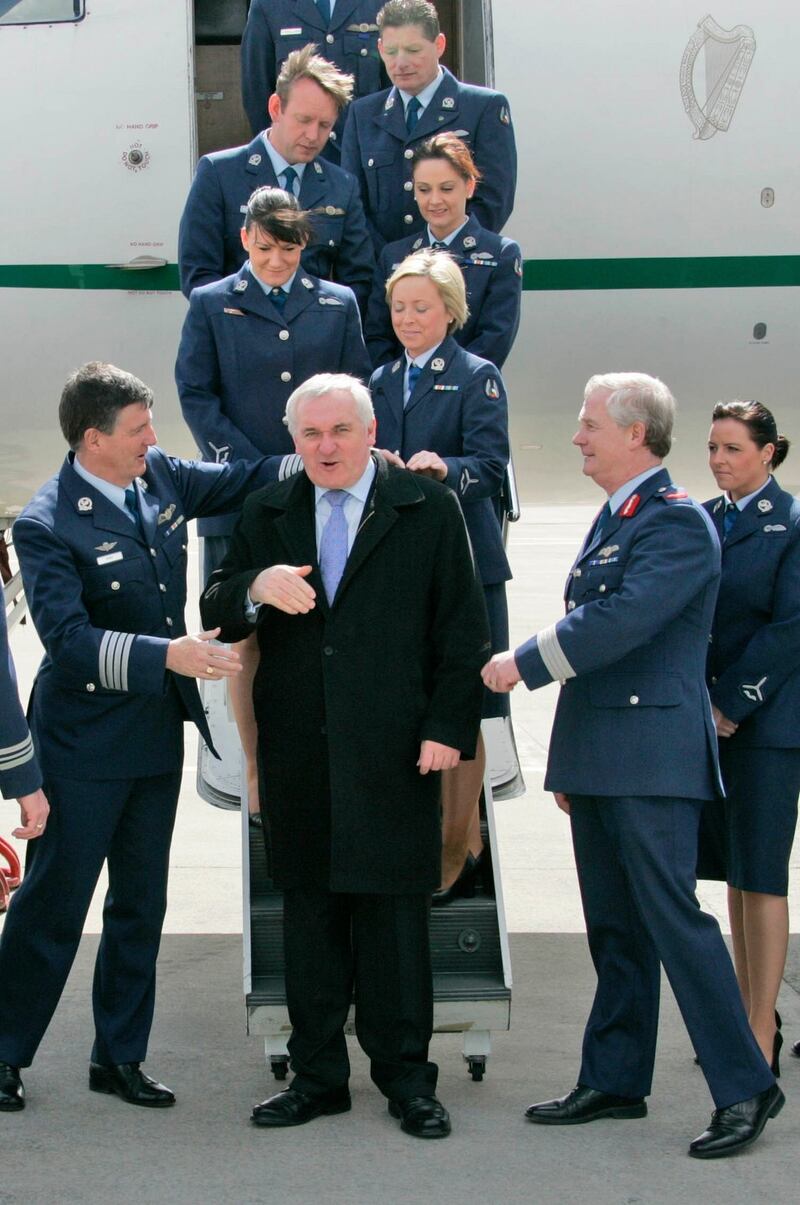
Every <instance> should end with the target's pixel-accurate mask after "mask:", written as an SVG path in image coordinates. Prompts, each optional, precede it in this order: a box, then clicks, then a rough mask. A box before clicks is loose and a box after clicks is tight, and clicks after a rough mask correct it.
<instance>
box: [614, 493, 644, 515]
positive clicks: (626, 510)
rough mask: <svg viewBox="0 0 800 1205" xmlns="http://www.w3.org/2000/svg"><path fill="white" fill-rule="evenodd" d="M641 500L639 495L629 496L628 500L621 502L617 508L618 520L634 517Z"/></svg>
mask: <svg viewBox="0 0 800 1205" xmlns="http://www.w3.org/2000/svg"><path fill="white" fill-rule="evenodd" d="M641 500H642V499H641V497H640V496H639V494H631V496H630V498H628V499H627V500H626V501H625V502H623V504H622V506H621V507H620V508H619V517H620V519H630V518H631V516H632V515H635V514H636V512H637V510H638V509H639V503H640V502H641Z"/></svg>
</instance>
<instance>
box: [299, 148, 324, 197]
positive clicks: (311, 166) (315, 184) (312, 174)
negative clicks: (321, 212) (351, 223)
mask: <svg viewBox="0 0 800 1205" xmlns="http://www.w3.org/2000/svg"><path fill="white" fill-rule="evenodd" d="M327 186H328V179H327V174H326V172H325V163H324V160H322V159H312V161H311V163H307V164H306V167H305V171H304V172H303V181H302V183H301V185H300V196H299V197H298V200H299V202H300V205H301V207H302V208H303V209H313V208H314V206H315V205H319V203H320V202H321V201H324V200H325V189H326V188H327Z"/></svg>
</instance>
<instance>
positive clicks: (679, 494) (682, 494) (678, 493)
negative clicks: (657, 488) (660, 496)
mask: <svg viewBox="0 0 800 1205" xmlns="http://www.w3.org/2000/svg"><path fill="white" fill-rule="evenodd" d="M664 497H665V498H669V499H670V500H672V499H673V498H688V497H689V495H688V494H687V492H686V490H682V489H681V488H680V486H678V488H677V489H674V490H671V491H670V493H668V494H665V495H664Z"/></svg>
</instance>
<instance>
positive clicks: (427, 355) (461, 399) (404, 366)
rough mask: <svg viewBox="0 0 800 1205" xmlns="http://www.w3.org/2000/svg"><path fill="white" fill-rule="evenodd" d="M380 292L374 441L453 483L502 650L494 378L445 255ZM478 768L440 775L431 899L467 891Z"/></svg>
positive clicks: (499, 414) (492, 710)
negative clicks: (438, 854)
mask: <svg viewBox="0 0 800 1205" xmlns="http://www.w3.org/2000/svg"><path fill="white" fill-rule="evenodd" d="M386 296H387V300H388V302H389V306H390V309H391V315H392V324H393V327H394V331H395V334H396V336H397V338H398V340H399V342H400V344H401V345H402V346H403V348H404V349H405V350H404V353H403V355H402V356H400V358H399V359H396V360H395V361H394V362H393V363H391V364H386V365H384V366H383V367H381V368H378V369H377V371H376V372H374V373H373V375H372V379H371V381H370V389H371V391H372V400H373V405H374V407H375V415H376V418H377V420H378V433H377V442H378V446H379V447H381V448H386V449H388V450H390V451H394V452H396V453H397V455H399V456H400V457H401V458H402V459H403V460H404V461H405V464H406V468H408V469H410V470H411V471H412V472H416V473H423V474H425V475H426V476H430V477H434V478H436V479H437V480H439V481H443V482H445V483H446V484H447V485H449V486H450V487H451V489H453V490H455V492H456V494H457V495H458V497H459V499H460V501H461V506H462V509H463V511H464V518H465V520H466V524H467V529H468V531H469V535H470V539H471V541H472V547H473V551H474V553H475V561H476V564H477V568H478V573H479V574H480V578H481V582H482V584H483V588H484V593H485V597H486V604H487V610H488V613H489V622H490V626H491V633H492V648H493V649H495V650H497V649H501V648H505V647H507V646H506V643H505V642H506V641H507V639H508V611H507V607H506V597H505V583H506V581H508V579H509V578H510V577H511V570H510V568H509V565H508V560H507V559H506V554H505V550H504V548H503V537H502V532H501V529H500V523H499V520H498V517H497V506H496V504H497V498H498V495H499V493H500V488H501V485H502V482H503V474H504V472H505V469H506V465H507V464H508V454H509V453H508V413H507V405H506V393H505V387H504V385H503V380H502V377H501V376H500V373H499V372H498V370H497V368H496V367H495V365H494V364H492V363H490V362H489V361H488V360H482V359H479V358H478V357H477V356H474V355H471V354H470V353H469V352H467V351H464V350H463V348H461V347H459V345H458V343H457V342H456V340H455V338H454V337H453V332H454V331H456V330H459V329H460V328H461V327H463V325H464V323H465V322H466V320H467V317H468V313H469V311H468V309H467V301H466V293H465V288H464V277H463V275H462V273H461V269H460V268H459V267H458V264H457V263H456V262H455V260H453V259H452V258H451V257H450V256H449V255H448V254H446V253H444V252H441V251H433V250H430V249H428V250H423V251H418V252H416V253H415V254H414V255H411V256H409V257H408V259H406V260H404V261H403V263H401V264H400V266H399V267H398V268H397V269H396V270H395V271H394V272H393V273H392V275H391V276H390V277H389V280H388V281H387V284H386ZM507 708H508V696H507V695H494V694H490V693H489V692H486V694H485V703H484V711H483V715H484V717H487V716H498V715H506V714H508V711H507ZM484 765H485V754H484V751H483V747H482V745H480V746H479V752H478V755H477V756H476V758H475V760H474V761H472V762H461V763H460V765H459V766H457V767H456V769H455V770H448V771H447V772H445V773H444V774H443V775H442V838H443V846H444V848H443V856H442V889H441V891H440V892H438V893H437V895H435V896H434V902H435V903H447V902H449V900H450V899H452V898H454V897H455V896H457V895H467V894H471V892H472V891H473V889H474V883H475V879H476V877H477V875H478V873H479V871H480V859H481V853H482V848H483V846H482V841H481V835H480V817H479V812H478V801H479V797H480V792H481V787H482V785H483V773H484Z"/></svg>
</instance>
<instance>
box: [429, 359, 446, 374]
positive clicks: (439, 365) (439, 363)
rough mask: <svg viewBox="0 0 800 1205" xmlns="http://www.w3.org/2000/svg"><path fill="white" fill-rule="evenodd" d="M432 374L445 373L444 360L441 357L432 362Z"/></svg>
mask: <svg viewBox="0 0 800 1205" xmlns="http://www.w3.org/2000/svg"><path fill="white" fill-rule="evenodd" d="M431 372H444V360H443V359H442V357H441V356H437V357H436V359H435V360H431Z"/></svg>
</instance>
